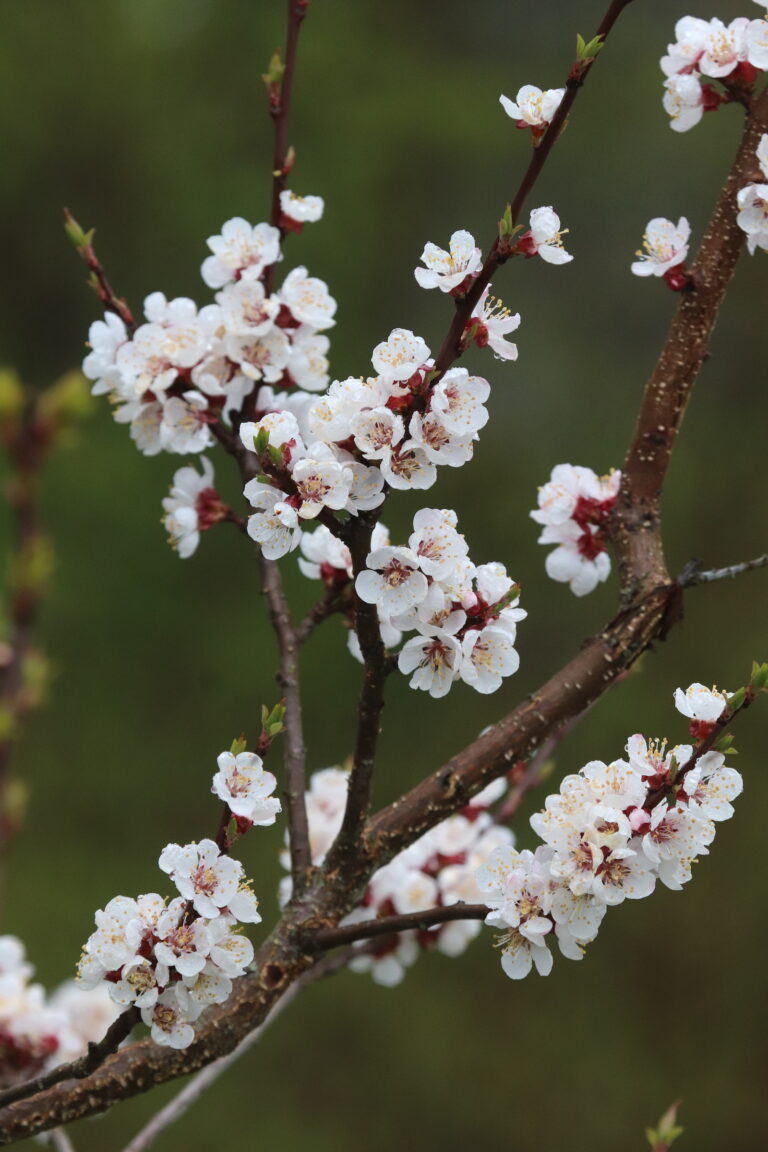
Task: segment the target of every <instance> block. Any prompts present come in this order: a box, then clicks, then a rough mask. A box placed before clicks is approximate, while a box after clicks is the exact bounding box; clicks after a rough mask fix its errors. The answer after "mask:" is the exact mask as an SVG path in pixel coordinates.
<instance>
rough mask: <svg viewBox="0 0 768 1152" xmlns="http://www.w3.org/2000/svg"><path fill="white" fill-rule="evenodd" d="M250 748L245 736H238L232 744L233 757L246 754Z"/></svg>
mask: <svg viewBox="0 0 768 1152" xmlns="http://www.w3.org/2000/svg"><path fill="white" fill-rule="evenodd" d="M247 747H248V741H247V740H246V738H245V736H237V737H236V738H235V739H234V740H233V741H232V743H231V744H230V747H229V750H230V752H231V753H232V755H233V756H239V755H240V753H241V752H245V750H246V748H247Z"/></svg>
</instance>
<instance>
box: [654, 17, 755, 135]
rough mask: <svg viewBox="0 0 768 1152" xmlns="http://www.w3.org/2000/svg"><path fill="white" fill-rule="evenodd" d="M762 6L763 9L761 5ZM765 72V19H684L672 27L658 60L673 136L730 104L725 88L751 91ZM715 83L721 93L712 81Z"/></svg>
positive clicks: (665, 106) (664, 101)
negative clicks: (672, 36)
mask: <svg viewBox="0 0 768 1152" xmlns="http://www.w3.org/2000/svg"><path fill="white" fill-rule="evenodd" d="M761 7H765V5H764V4H761ZM766 68H768V20H766V19H760V20H749V19H748V18H747V17H745V16H741V17H739V18H738V19H736V20H732V21H731V22H730V24H724V23H723V22H722V20H718V19H714V20H700V19H698V18H697V17H695V16H684V17H683V18H682V19H681V20H678V22H677V24H676V25H675V43H674V44H669V45H668V47H667V55H666V56H662V58H661V69H662V72H663V73H664V75H665V76H666V80H665V81H664V100H663V103H664V108H665V110H666V111H667V112H668V113H669V115H670V117H671V119H672V128H674V129H675V131H676V132H686V131H687V130H688V129H689V128H693V126H694V125H695V124H698V122H699V121H700V120H701V118H702V116H703V115H704V113H705V112H707V111H709V110H711V109H713V108H717V107H718V105H719V104H721V103H723V102H724V101H726V100H728V99H729V96H728V89H729V88H737V89H741V88H744V87H745V86H747V87H748V86H750V85H752V84H753V83H754V80H755V78H756V76H757V73H758V72H759V71H763V70H765V69H766ZM713 80H714V81H720V82H721V84H722V85H723V89H724V91H722V90H720V89H717V88H716V87H714V85H713V84H712V83H711V81H713Z"/></svg>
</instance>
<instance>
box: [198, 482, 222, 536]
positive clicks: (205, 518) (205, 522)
mask: <svg viewBox="0 0 768 1152" xmlns="http://www.w3.org/2000/svg"><path fill="white" fill-rule="evenodd" d="M195 512H196V513H197V527H198V529H199V530H200V531H201V532H206V531H207V530H208V529H209V528H211V527H213V525H214V524H218V523H219V522H220V521H221V520H226V519H227V516H228V515H229V507H228V506H227V505H226V504H225V503H224V502H223V500H222V499H221V496H219V494H218V492H217V491H216V489H215V488H203V490H202V492H200V493H199V494H198V497H197V500H196V501H195Z"/></svg>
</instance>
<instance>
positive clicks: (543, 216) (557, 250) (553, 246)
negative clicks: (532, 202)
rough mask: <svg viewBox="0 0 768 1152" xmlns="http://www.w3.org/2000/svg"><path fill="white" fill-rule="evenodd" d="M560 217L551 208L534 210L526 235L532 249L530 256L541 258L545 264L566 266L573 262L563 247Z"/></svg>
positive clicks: (563, 233)
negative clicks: (570, 261)
mask: <svg viewBox="0 0 768 1152" xmlns="http://www.w3.org/2000/svg"><path fill="white" fill-rule="evenodd" d="M566 231H567V229H563V230H561V228H560V217H559V216H558V215H557V213H556V212H553V210H552V209H551V208H534V209H533V211H532V212H531V226H530V232H529V233H527V235H528V237H529V239H530V243H531V246H532V249H533V252H532V254H533V255H538V256H541V258H542V260H545V261H546V262H547V264H567V263H568V261H569V260H573V256H572V255H571V254H570V252H566V250H565V248H564V247H563V236H564V235H565V233H566Z"/></svg>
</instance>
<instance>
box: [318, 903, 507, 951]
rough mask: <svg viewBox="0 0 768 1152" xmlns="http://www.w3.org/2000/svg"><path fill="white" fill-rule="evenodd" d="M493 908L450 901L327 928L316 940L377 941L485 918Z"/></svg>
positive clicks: (322, 943) (324, 943) (326, 944)
mask: <svg viewBox="0 0 768 1152" xmlns="http://www.w3.org/2000/svg"><path fill="white" fill-rule="evenodd" d="M488 911H489V909H488V908H487V907H486V905H485V904H449V905H447V906H446V907H444V908H428V909H426V910H425V911H424V912H408V913H406V914H405V915H403V916H383V917H381V919H379V920H364V921H362V922H361V923H358V924H344V925H342V926H341V927H339V928H323V929H321V930H320V931H319V932H317V933H316V934H315V937H314V943H315V944H316V945H317V946H318V947H320V948H336V947H338V945H339V944H352V943H353V942H354V941H355V940H373V939H374V938H376V937H378V936H393V935H394V934H395V933H397V932H411V931H413V930H414V929H416V928H424V929H426V928H433V927H434V926H435V925H436V924H446V923H448V921H450V920H484V919H485V917H486V916H487V915H488Z"/></svg>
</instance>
